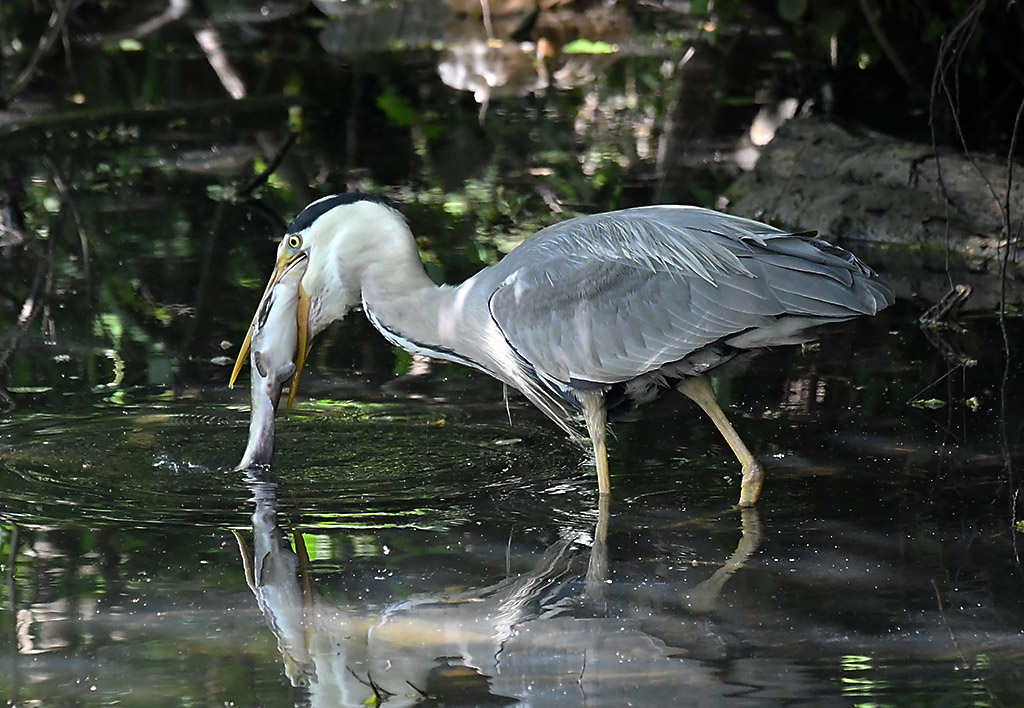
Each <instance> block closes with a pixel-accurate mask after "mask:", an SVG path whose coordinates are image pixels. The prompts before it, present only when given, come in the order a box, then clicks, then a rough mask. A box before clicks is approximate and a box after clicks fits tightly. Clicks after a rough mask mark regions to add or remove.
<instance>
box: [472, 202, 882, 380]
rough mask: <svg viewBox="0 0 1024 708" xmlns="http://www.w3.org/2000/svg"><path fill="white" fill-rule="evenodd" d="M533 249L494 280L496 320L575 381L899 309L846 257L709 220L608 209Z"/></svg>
mask: <svg viewBox="0 0 1024 708" xmlns="http://www.w3.org/2000/svg"><path fill="white" fill-rule="evenodd" d="M534 238H535V239H539V240H538V241H537V242H536V243H532V244H531V242H530V241H527V243H526V244H524V246H523V247H520V248H519V249H516V250H515V251H513V252H512V253H511V254H509V256H508V257H506V259H505V260H504V261H502V263H500V264H499V266H498V267H497V268H496V269H495V270H496V271H498V270H499V269H500V271H502V272H501V273H500V275H502V276H504V277H503V280H502V281H501V283H500V285H499V286H498V287H497V288H496V289H495V291H494V293H493V295H492V296H491V299H490V311H491V316H492V317H493V319H494V321H495V323H496V324H497V325H498V327H499V328H500V329H501V331H502V333H503V334H504V336H505V338H506V339H507V340H508V342H509V344H510V345H511V346H512V347H513V348H515V349H516V350H517V351H518V352H519V353H520V355H522V356H523V357H524V358H525V359H526V360H527V361H529V362H530V363H531V364H532V365H533V366H534V367H535V369H537V371H538V373H540V374H541V375H543V376H546V377H548V378H551V379H555V380H557V381H561V382H566V383H568V382H573V381H578V382H595V383H602V384H611V383H617V382H620V381H627V380H629V379H632V378H634V377H636V376H639V375H641V374H644V373H647V372H650V371H653V370H656V369H658V368H660V367H661V366H663V365H665V364H668V363H671V362H675V361H679V360H680V359H683V358H685V357H686V356H688V355H690V354H692V353H694V352H696V351H698V350H699V349H701V348H702V347H705V346H708V345H711V344H715V343H717V342H726V343H728V344H732V345H734V346H737V347H740V348H743V347H755V346H765V345H770V344H773V343H784V342H789V341H793V340H794V335H795V333H797V332H799V331H800V330H802V329H805V328H807V327H810V326H813V325H816V324H821V323H823V322H828V321H834V320H840V319H846V318H849V317H853V316H855V315H858V314H870V313H874V312H875V311H877V310H878V309H881V308H882V307H885V306H886V305H888V304H890V303H891V302H892V292H891V291H890V290H888V288H887V287H886V286H885V285H884V284H882V283H881V282H880V281H879V280H878V279H877V275H876V274H875V273H874V272H873V271H871V270H870V269H869V268H867V266H865V265H863V264H862V263H861V262H860V261H858V260H857V259H856V258H855V257H853V256H852V255H851V254H849V253H847V252H846V251H843V250H842V249H838V248H835V247H833V246H830V245H828V244H825V243H823V242H820V241H817V240H815V239H811V238H809V237H808V236H806V235H803V236H801V235H793V234H787V233H785V232H782V231H779V230H777V229H774V228H772V227H770V226H766V225H764V224H759V223H757V222H753V221H748V220H745V219H739V218H736V217H729V216H726V215H723V214H718V213H717V212H710V211H707V210H703V209H694V208H689V209H687V208H680V207H675V208H673V207H647V208H641V209H632V210H626V211H622V212H612V213H610V214H602V215H596V216H594V217H584V218H582V219H574V220H571V221H568V222H564V223H563V224H559V225H558V226H557V227H555V228H552V229H548V230H545V231H544V232H541V233H539V234H538V235H537V236H536V237H534ZM531 241H532V239H531ZM526 246H529V248H525V247H526ZM521 250H522V251H523V252H520V251H521ZM498 274H499V273H497V272H496V273H495V275H498Z"/></svg>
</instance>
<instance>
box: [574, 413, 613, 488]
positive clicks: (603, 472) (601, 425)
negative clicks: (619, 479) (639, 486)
mask: <svg viewBox="0 0 1024 708" xmlns="http://www.w3.org/2000/svg"><path fill="white" fill-rule="evenodd" d="M580 403H581V404H582V405H583V419H584V420H586V421H587V432H588V433H590V441H591V442H592V443H593V445H594V458H595V459H596V462H597V489H598V491H599V492H601V494H609V493H610V492H611V491H612V482H611V476H610V475H609V474H608V447H607V445H606V443H605V440H606V435H607V432H606V429H607V427H608V410H607V409H606V408H605V407H604V394H603V393H584V394H580Z"/></svg>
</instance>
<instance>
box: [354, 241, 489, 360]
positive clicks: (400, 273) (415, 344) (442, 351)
mask: <svg viewBox="0 0 1024 708" xmlns="http://www.w3.org/2000/svg"><path fill="white" fill-rule="evenodd" d="M467 285H469V283H465V284H463V285H461V286H455V287H453V286H448V285H436V284H434V282H433V281H431V280H430V278H428V277H427V274H426V273H425V272H424V270H423V265H422V263H420V262H419V260H418V259H417V260H416V262H415V263H411V262H406V263H403V264H401V266H400V267H396V266H395V264H394V263H389V264H388V265H387V266H386V267H384V266H374V267H372V268H370V269H368V270H367V272H366V273H365V274H364V277H363V283H362V298H363V308H364V310H365V311H366V315H367V317H368V318H369V319H370V322H372V323H373V325H374V326H375V327H376V328H377V329H378V330H379V331H380V332H381V334H383V335H384V337H385V338H386V339H388V340H389V341H390V342H391V343H392V344H395V345H397V346H400V347H402V348H403V349H405V350H406V351H409V352H412V353H414V354H424V355H426V356H431V357H434V358H441V359H447V360H449V361H455V362H458V363H461V364H469V365H472V366H477V367H478V368H484V367H482V366H481V363H480V362H479V361H477V358H476V357H473V356H472V355H471V352H472V351H473V350H472V341H473V340H474V339H475V338H476V337H475V336H474V334H475V333H474V332H473V328H472V327H466V325H465V323H466V321H467V315H468V313H467V306H466V303H467V301H470V300H472V298H467V297H466V295H467V294H468V293H467V290H466V287H467ZM470 321H472V320H470ZM467 349H468V350H469V352H470V353H469V354H467V353H466V352H467ZM485 370H486V368H485Z"/></svg>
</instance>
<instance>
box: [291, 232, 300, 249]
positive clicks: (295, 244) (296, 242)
mask: <svg viewBox="0 0 1024 708" xmlns="http://www.w3.org/2000/svg"><path fill="white" fill-rule="evenodd" d="M301 247H302V237H301V236H299V235H298V234H292V235H291V236H289V237H288V248H292V249H295V250H296V251H297V250H299V249H300V248H301Z"/></svg>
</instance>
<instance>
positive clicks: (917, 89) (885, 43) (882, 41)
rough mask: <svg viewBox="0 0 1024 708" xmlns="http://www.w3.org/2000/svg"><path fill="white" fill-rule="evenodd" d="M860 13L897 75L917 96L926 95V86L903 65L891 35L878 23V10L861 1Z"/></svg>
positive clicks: (865, 1) (867, 1)
mask: <svg viewBox="0 0 1024 708" xmlns="http://www.w3.org/2000/svg"><path fill="white" fill-rule="evenodd" d="M860 11H861V13H862V14H863V15H864V19H865V20H867V22H868V27H869V28H871V33H872V34H873V35H875V41H877V42H878V46H879V48H880V49H881V50H882V52H883V53H884V54H885V56H886V57H887V58H888V59H889V62H890V63H891V64H892V66H893V68H894V69H896V73H897V74H899V75H900V78H901V79H903V82H904V83H905V84H906V85H907V87H908V88H909V89H910V90H911V91H912V92H913V93H914V94H915V95H918V96H923V95H924V93H925V90H924V86H922V85H921V83H920V82H919V81H918V80H917V79H915V78H914V75H913V74H912V73H910V69H909V68H907V65H906V64H904V63H903V59H902V58H901V57H900V55H899V52H897V51H896V47H895V46H893V43H892V42H891V41H890V40H889V35H887V34H886V33H885V30H884V29H882V24H881V23H880V22H879V21H878V9H877V8H875V7H872V6H871V4H870V2H869V0H860Z"/></svg>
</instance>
